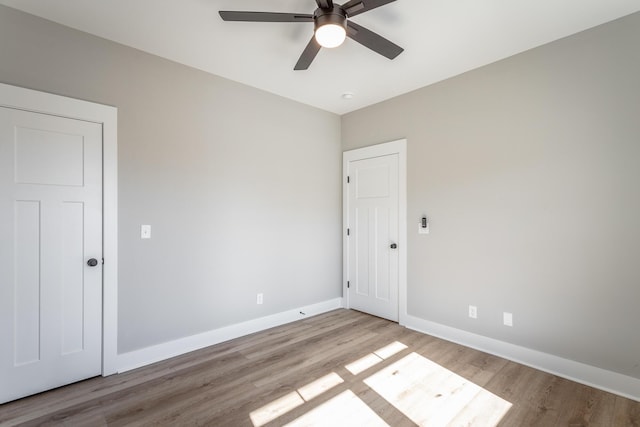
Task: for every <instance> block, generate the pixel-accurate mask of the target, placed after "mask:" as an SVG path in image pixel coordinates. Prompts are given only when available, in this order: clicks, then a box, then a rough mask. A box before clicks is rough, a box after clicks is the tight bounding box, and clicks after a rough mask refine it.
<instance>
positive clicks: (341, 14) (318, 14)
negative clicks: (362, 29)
mask: <svg viewBox="0 0 640 427" xmlns="http://www.w3.org/2000/svg"><path fill="white" fill-rule="evenodd" d="M313 20H314V22H315V29H316V30H317V29H318V28H320V27H322V26H323V25H328V24H333V25H339V26H341V27H343V28H344V29H345V31H346V29H347V14H346V13H345V11H344V10H343V9H342V8H341V7H340V6H333V7H332V8H331V9H320V8H318V9H316V11H315V12H314V14H313Z"/></svg>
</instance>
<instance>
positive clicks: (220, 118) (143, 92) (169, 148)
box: [0, 6, 342, 353]
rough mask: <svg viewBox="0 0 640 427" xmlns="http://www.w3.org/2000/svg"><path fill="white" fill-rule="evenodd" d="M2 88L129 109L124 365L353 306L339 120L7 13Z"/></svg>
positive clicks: (2, 21) (124, 129) (123, 170)
mask: <svg viewBox="0 0 640 427" xmlns="http://www.w3.org/2000/svg"><path fill="white" fill-rule="evenodd" d="M0 82H3V83H8V84H13V85H17V86H23V87H28V88H32V89H37V90H42V91H47V92H52V93H57V94H61V95H66V96H70V97H75V98H81V99H85V100H90V101H94V102H98V103H103V104H109V105H114V106H116V107H118V109H119V110H118V112H119V115H118V120H119V123H118V124H119V130H118V146H119V155H118V162H119V165H118V166H119V167H118V169H119V170H118V172H119V186H118V189H119V220H120V227H119V236H118V237H119V265H120V273H119V316H118V317H119V345H118V348H119V352H120V353H122V352H127V351H131V350H134V349H139V348H142V347H146V346H149V345H153V344H158V343H161V342H165V341H168V340H172V339H176V338H180V337H185V336H189V335H192V334H195V333H198V332H203V331H207V330H211V329H215V328H219V327H222V326H225V325H229V324H233V323H237V322H240V321H244V320H249V319H253V318H257V317H260V316H265V315H268V314H272V313H277V312H281V311H284V310H287V309H293V308H296V307H299V306H302V305H307V304H312V303H317V302H321V301H325V300H328V299H332V298H336V297H340V296H341V271H342V270H341V259H342V258H341V235H340V230H341V226H340V224H341V210H340V203H341V202H340V173H341V172H340V167H341V166H340V165H341V163H340V162H341V154H340V153H341V148H340V119H339V117H338V116H336V115H333V114H330V113H327V112H323V111H321V110H317V109H314V108H311V107H307V106H304V105H301V104H298V103H295V102H292V101H289V100H286V99H283V98H280V97H277V96H274V95H271V94H268V93H265V92H262V91H259V90H256V89H253V88H250V87H247V86H243V85H241V84H238V83H234V82H231V81H229V80H225V79H222V78H218V77H215V76H212V75H209V74H206V73H204V72H200V71H197V70H194V69H190V68H187V67H185V66H182V65H179V64H176V63H172V62H170V61H166V60H163V59H161V58H158V57H155V56H152V55H148V54H145V53H143V52H140V51H137V50H134V49H130V48H127V47H124V46H121V45H118V44H115V43H112V42H109V41H106V40H103V39H100V38H97V37H93V36H90V35H87V34H85V33H81V32H78V31H75V30H72V29H69V28H66V27H63V26H60V25H57V24H54V23H51V22H48V21H45V20H42V19H39V18H36V17H33V16H30V15H27V14H24V13H21V12H18V11H15V10H13V9H9V8H6V7H4V6H0ZM310 129H313V132H310V131H309V130H310ZM141 224H151V225H152V239H151V240H144V241H143V240H140V225H141ZM258 292H263V293H264V301H265V302H264V305H261V306H258V305H256V293H258Z"/></svg>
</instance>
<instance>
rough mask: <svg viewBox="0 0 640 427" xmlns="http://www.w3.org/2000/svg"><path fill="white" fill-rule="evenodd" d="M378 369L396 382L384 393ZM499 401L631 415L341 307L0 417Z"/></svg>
mask: <svg viewBox="0 0 640 427" xmlns="http://www.w3.org/2000/svg"><path fill="white" fill-rule="evenodd" d="M396 366H397V367H398V369H401V370H400V371H398V372H399V375H400V374H401V375H403V377H402V378H400V377H398V378H396V377H395V375H396V373H395V371H394V369H395V368H394V367H396ZM401 367H403V368H401ZM423 367H428V369H431V370H433V372H432V373H429V372H422V373H419V372H417V371H416V370H419V369H422V368H423ZM412 372H414V373H415V375H414V374H412ZM382 373H384V375H383V374H382ZM419 375H421V377H420V378H423V380H421V381H417V382H416V381H413V380H411V378H414V377H415V378H418V376H419ZM373 378H375V380H372V379H373ZM392 380H393V381H392ZM372 381H373V382H372ZM385 381H392V382H393V384H395V385H394V386H395V387H396V388H398V387H400V388H398V389H397V392H398V393H396V394H394V395H393V397H391V396H390V395H389V396H387V397H383V395H388V394H389V393H386V392H385V393H381V390H385V388H384V387H390V386H391V384H392V382H388V383H387V382H385ZM402 381H406V383H407V384H409V385H407V386H406V387H413V389H411V388H407V389H406V390H405V389H403V387H404V385H403V384H404V383H403V382H402ZM370 384H375V387H376V389H377V390H378V391H376V389H374V388H372V386H371V385H370ZM380 387H382V388H380ZM416 387H417V388H416ZM459 387H463V388H459ZM469 387H470V388H469ZM475 393H477V395H476V394H475ZM445 396H446V398H447V400H446V401H444V400H442V399H444V397H445ZM457 396H459V397H457ZM463 398H464V399H466V400H465V401H456V399H463ZM407 399H409V400H407ZM411 399H413V400H411ZM416 399H418V400H416ZM441 400H442V401H441ZM506 402H508V403H507V404H506V405H505V403H506ZM443 405H444V406H443ZM429 407H433V408H441V409H438V410H437V414H436V413H434V415H433V416H430V415H429V413H425V412H424V410H423V409H424V408H429ZM505 407H508V410H507V412H506V414H505V415H504V417H502V418H501V420H500V422H499V423H498V425H500V426H509V427H510V426H518V427H520V426H544V427H547V426H567V427H574V426H583V427H597V426H602V427H605V426H606V427H611V426H613V427H618V426H620V427H634V426H635V427H640V403H639V402H635V401H632V400H629V399H625V398H623V397H620V396H615V395H613V394H610V393H606V392H603V391H599V390H596V389H593V388H591V387H587V386H584V385H581V384H577V383H574V382H571V381H568V380H565V379H562V378H559V377H556V376H554V375H551V374H547V373H544V372H541V371H538V370H535V369H532V368H529V367H526V366H523V365H519V364H517V363H514V362H510V361H507V360H505V359H501V358H499V357H496V356H492V355H489V354H486V353H483V352H480V351H477V350H473V349H469V348H466V347H464V346H461V345H458V344H454V343H451V342H447V341H445V340H441V339H439V338H435V337H432V336H428V335H424V334H421V333H418V332H415V331H412V330H409V329H406V328H403V327H401V326H399V325H398V324H396V323H393V322H389V321H386V320H384V319H380V318H377V317H374V316H369V315H367V314H364V313H359V312H356V311H351V310H335V311H332V312H329V313H325V314H322V315H319V316H315V317H308V318H307V317H305V318H303V319H301V320H300V321H298V322H294V323H291V324H288V325H283V326H280V327H277V328H272V329H269V330H266V331H262V332H259V333H256V334H251V335H248V336H245V337H241V338H238V339H235V340H231V341H227V342H224V343H221V344H218V345H215V346H211V347H208V348H204V349H201V350H197V351H194V352H191V353H188V354H185V355H182V356H178V357H175V358H172V359H170V360H166V361H163V362H160V363H156V364H153V365H150V366H146V367H143V368H140V369H136V370H134V371H130V372H126V373H123V374H119V375H113V376H111V377H107V378H93V379H90V380H87V381H83V382H80V383H77V384H73V385H70V386H66V387H62V388H59V389H56V390H52V391H50V392H46V393H42V394H39V395H36V396H31V397H28V398H25V399H21V400H18V401H15V402H10V403H7V404H4V405H0V425H1V426H14V425H20V426H49V425H50V426H74V427H76V426H110V427H113V426H148V425H180V426H191V425H210V426H233V427H243V426H247V427H258V425H259V427H275V426H282V425H286V424H288V423H294V424H295V423H298V424H299V423H303V424H305V425H308V424H311V425H313V424H314V423H315V422H316V421H318V420H317V418H314V417H328V416H329V418H335V417H334V416H335V415H336V411H337V412H340V411H343V412H345V418H344V419H347V418H348V417H351V418H352V419H355V420H357V417H358V416H359V415H358V414H360V415H361V416H362V417H369V418H367V419H369V420H370V422H372V423H374V424H376V423H377V424H380V425H384V424H386V425H390V426H394V427H396V426H399V427H403V426H408V427H409V426H411V427H413V426H416V425H418V424H417V423H418V422H419V423H420V424H421V425H448V424H447V422H446V421H441V423H440V424H438V422H436V421H437V420H438V419H440V420H445V419H446V420H450V421H448V422H450V423H451V425H458V424H464V425H472V426H476V425H480V426H482V425H491V427H495V424H496V419H498V418H499V417H500V416H502V413H499V414H498V411H501V410H504V408H505ZM403 408H404V409H403ZM497 414H498V415H499V416H498V415H497ZM252 417H253V418H252ZM353 417H355V418H353ZM496 417H498V418H496ZM338 419H343V418H340V417H338ZM416 420H420V421H416ZM320 421H321V420H320ZM356 425H357V424H356ZM332 427H339V425H336V424H334V425H333V426H332Z"/></svg>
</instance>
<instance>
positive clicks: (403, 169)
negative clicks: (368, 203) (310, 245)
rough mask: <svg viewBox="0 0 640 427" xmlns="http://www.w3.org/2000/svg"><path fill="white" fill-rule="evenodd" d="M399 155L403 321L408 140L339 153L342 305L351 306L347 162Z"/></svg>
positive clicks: (402, 318) (401, 310)
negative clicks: (348, 278)
mask: <svg viewBox="0 0 640 427" xmlns="http://www.w3.org/2000/svg"><path fill="white" fill-rule="evenodd" d="M392 154H397V155H398V323H399V324H400V325H405V324H406V319H407V140H406V139H399V140H396V141H391V142H385V143H382V144H376V145H371V146H368V147H364V148H357V149H355V150H349V151H345V152H343V153H342V228H343V229H342V236H343V237H342V305H343V307H346V308H350V305H349V304H350V303H349V292H348V289H347V274H348V272H349V250H348V248H349V241H348V238H347V228H349V198H348V195H349V188H348V184H347V175H348V171H349V162H352V161H357V160H364V159H369V158H372V157H382V156H387V155H392Z"/></svg>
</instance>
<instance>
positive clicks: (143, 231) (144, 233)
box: [140, 225, 151, 239]
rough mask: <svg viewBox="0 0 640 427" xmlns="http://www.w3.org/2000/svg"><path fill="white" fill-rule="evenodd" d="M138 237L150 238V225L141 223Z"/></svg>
mask: <svg viewBox="0 0 640 427" xmlns="http://www.w3.org/2000/svg"><path fill="white" fill-rule="evenodd" d="M140 238H141V239H150V238H151V226H150V225H141V226H140Z"/></svg>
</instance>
